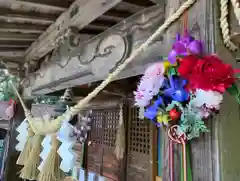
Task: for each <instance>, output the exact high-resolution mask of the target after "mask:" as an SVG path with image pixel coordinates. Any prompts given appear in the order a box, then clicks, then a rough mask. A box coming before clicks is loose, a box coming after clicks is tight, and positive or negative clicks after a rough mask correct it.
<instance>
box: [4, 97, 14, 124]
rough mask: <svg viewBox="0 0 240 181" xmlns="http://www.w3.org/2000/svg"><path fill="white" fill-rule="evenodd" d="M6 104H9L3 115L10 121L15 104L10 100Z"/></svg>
mask: <svg viewBox="0 0 240 181" xmlns="http://www.w3.org/2000/svg"><path fill="white" fill-rule="evenodd" d="M8 104H9V107H8V108H7V109H6V111H5V113H6V115H7V117H8V118H9V119H12V118H13V117H14V115H15V110H16V102H15V101H14V100H12V99H10V101H9V103H8Z"/></svg>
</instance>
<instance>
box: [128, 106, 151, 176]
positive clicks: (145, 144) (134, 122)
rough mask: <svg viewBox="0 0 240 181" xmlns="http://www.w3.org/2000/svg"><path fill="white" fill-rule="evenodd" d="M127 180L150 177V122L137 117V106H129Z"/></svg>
mask: <svg viewBox="0 0 240 181" xmlns="http://www.w3.org/2000/svg"><path fill="white" fill-rule="evenodd" d="M127 131H128V154H127V173H126V175H127V181H146V180H149V178H150V173H151V164H150V122H149V121H147V120H141V119H139V118H138V108H137V107H135V106H130V108H129V118H128V130H127Z"/></svg>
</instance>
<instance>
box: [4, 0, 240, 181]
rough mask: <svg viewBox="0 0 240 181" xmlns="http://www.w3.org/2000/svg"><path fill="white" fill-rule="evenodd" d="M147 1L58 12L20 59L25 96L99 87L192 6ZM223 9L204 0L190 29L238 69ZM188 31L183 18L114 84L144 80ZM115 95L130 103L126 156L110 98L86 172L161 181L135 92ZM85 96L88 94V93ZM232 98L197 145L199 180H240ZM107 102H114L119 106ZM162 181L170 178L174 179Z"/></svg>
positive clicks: (96, 111)
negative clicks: (120, 155)
mask: <svg viewBox="0 0 240 181" xmlns="http://www.w3.org/2000/svg"><path fill="white" fill-rule="evenodd" d="M141 2H142V3H140V1H134V0H124V1H121V0H110V1H109V0H99V1H96V0H89V1H86V0H83V1H81V0H76V1H74V2H73V3H72V5H71V6H67V9H66V8H65V9H64V10H63V9H60V10H57V9H55V11H54V12H55V13H57V12H56V11H61V12H62V11H64V13H62V14H61V15H59V16H58V18H57V20H56V19H55V20H56V21H54V22H53V23H52V24H51V25H50V27H48V28H47V29H44V30H46V31H44V32H43V33H42V34H41V35H40V37H38V39H37V40H36V41H34V42H33V43H32V44H31V46H29V47H28V48H27V49H26V50H25V51H24V52H23V53H22V54H21V58H23V59H24V60H25V62H24V64H25V65H24V66H22V67H18V73H19V70H20V72H25V75H23V77H24V79H23V81H22V86H23V95H24V97H25V98H26V99H27V98H32V96H35V95H39V94H50V93H51V94H55V93H56V91H59V90H63V89H65V88H67V87H78V88H79V87H80V86H82V87H84V86H87V87H90V86H91V85H92V86H93V87H94V86H95V85H99V81H101V80H104V79H105V78H106V77H107V75H108V73H109V72H110V73H111V72H113V71H114V70H115V69H116V66H117V65H119V64H121V63H122V62H124V61H125V60H126V58H127V57H129V56H130V55H131V54H132V53H133V52H134V50H136V49H137V48H138V47H139V46H140V45H141V44H142V43H143V42H144V41H146V40H147V39H148V37H149V36H150V35H151V34H152V33H154V31H155V30H156V29H157V28H158V27H159V26H160V25H161V24H162V23H163V22H164V20H165V19H166V18H167V17H169V16H170V15H171V14H173V12H175V10H176V9H178V8H179V6H180V4H181V3H182V2H185V1H184V0H166V1H165V2H162V1H159V0H152V1H148V0H144V1H141ZM16 3H18V1H17V2H16ZM0 4H1V3H0ZM28 5H29V6H30V4H28ZM43 9H44V8H42V9H41V11H43ZM127 9H128V10H127ZM219 9H220V2H217V1H214V0H198V1H197V2H196V3H195V4H194V6H193V7H191V8H190V9H189V10H188V12H187V14H188V26H189V27H188V28H189V31H190V33H191V34H192V35H193V36H195V37H196V38H198V39H201V40H202V41H203V43H204V44H205V47H206V51H208V52H211V53H217V54H219V55H220V56H221V57H222V58H223V59H224V60H226V61H227V63H230V64H232V65H233V67H234V68H237V67H239V65H238V63H237V61H236V60H237V57H238V56H239V55H238V53H236V52H235V53H230V51H229V50H228V49H227V48H226V47H225V46H224V43H223V41H222V34H221V30H220V27H219V26H220V25H219V19H220V12H219ZM95 11H96V12H95ZM93 12H95V13H93ZM57 14H59V13H57ZM230 14H231V13H230ZM230 16H231V21H230V24H231V25H230V27H231V33H232V34H234V36H231V38H232V39H233V40H234V41H236V43H239V42H238V38H239V36H238V33H237V32H238V31H239V26H237V25H236V19H234V17H233V16H232V14H231V15H230ZM113 21H114V22H113ZM68 22H69V23H68ZM106 22H107V23H106ZM110 22H113V23H110ZM105 23H106V24H105ZM182 29H183V28H182V23H181V19H180V20H179V21H177V22H176V23H174V24H173V25H172V26H171V27H170V28H169V29H168V30H167V31H166V32H165V33H164V34H162V35H161V36H159V37H158V38H157V39H156V40H155V41H154V42H153V43H152V44H151V45H150V46H149V47H148V48H147V49H146V50H145V51H143V52H141V53H140V55H139V56H137V57H136V58H135V60H134V61H133V62H132V63H130V64H129V65H128V66H127V68H126V69H124V71H123V72H121V73H120V74H119V75H118V76H117V77H116V78H115V80H120V79H121V80H122V79H128V80H129V79H131V78H130V77H134V76H137V75H140V74H142V73H143V71H144V70H145V68H146V67H147V66H148V64H149V63H153V62H155V61H156V60H158V59H159V56H161V57H164V56H166V55H167V53H168V52H169V50H170V48H171V45H172V42H173V41H174V38H175V35H176V33H177V32H180V33H181V31H182ZM238 45H239V44H238ZM135 81H136V80H135ZM90 84H91V85H90ZM124 86H125V87H124V88H129V87H132V83H131V82H130V81H129V82H128V84H124ZM108 88H109V87H108ZM116 89H117V90H116ZM111 90H114V91H115V92H114V93H115V94H118V96H117V97H118V98H119V97H121V99H123V97H124V98H125V99H126V100H125V101H126V103H125V107H124V121H125V124H126V125H127V126H126V137H127V139H126V143H127V149H126V156H125V158H124V159H123V160H122V161H121V162H118V161H117V160H116V159H115V158H114V157H113V152H114V143H115V140H116V130H117V120H118V109H119V107H118V104H119V102H118V101H116V99H114V100H110V99H108V100H105V102H101V104H97V106H96V105H95V106H92V107H91V106H90V107H89V108H90V109H92V110H93V125H92V131H91V133H90V137H89V139H90V141H91V144H90V145H89V146H88V152H87V162H86V163H87V169H89V170H92V171H94V172H97V173H98V174H100V175H103V176H105V177H107V178H109V179H110V180H112V181H135V180H136V181H137V180H138V181H145V180H151V181H154V180H155V176H156V169H155V166H154V165H155V164H156V159H155V158H156V150H155V148H154V144H156V140H155V137H156V130H155V127H153V126H152V125H151V124H150V123H149V122H147V121H145V120H139V119H138V118H137V117H138V115H137V114H138V110H137V108H136V107H134V106H133V104H132V102H131V99H132V95H130V96H129V90H128V91H126V90H124V89H120V88H118V87H115V88H114V84H113V85H112V87H111ZM106 91H108V89H106ZM88 92H90V90H88ZM103 92H104V91H103ZM119 95H120V96H119ZM122 95H124V96H122ZM79 96H86V92H85V94H82V95H79ZM233 99H234V98H231V97H229V96H227V95H226V97H225V102H224V104H223V106H222V109H221V111H220V115H219V116H218V117H217V118H215V120H214V121H213V120H212V121H209V122H208V127H209V128H210V129H211V131H210V133H207V134H204V135H203V136H202V137H201V138H199V139H196V140H194V141H192V142H191V151H192V152H191V154H192V167H193V180H194V181H202V180H204V181H227V180H231V181H238V180H239V175H240V166H239V160H238V159H239V152H240V144H239V143H238V140H237V138H238V137H239V130H238V129H239V127H240V122H239V118H240V116H239V106H238V105H237V103H236V102H235V101H234V100H233ZM108 101H112V104H110V103H109V102H108ZM32 111H33V114H34V115H36V116H39V114H45V112H47V113H53V106H47V107H46V106H42V105H33V108H32ZM83 111H84V110H83ZM166 149H167V147H166V146H165V147H163V150H164V151H165V150H166ZM76 150H77V151H79V150H80V148H79V145H76ZM79 155H81V154H79ZM175 155H176V158H177V159H178V160H179V159H180V158H179V154H178V153H177V152H176V153H175ZM234 158H235V159H234ZM167 165H168V164H167V161H166V163H165V160H163V172H165V173H168V168H167ZM177 166H178V165H176V167H177ZM166 175H167V174H166ZM177 176H178V174H177ZM177 176H176V177H177ZM163 180H164V181H168V180H169V178H163ZM11 181H12V180H11Z"/></svg>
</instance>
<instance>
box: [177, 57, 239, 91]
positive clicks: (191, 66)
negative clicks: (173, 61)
mask: <svg viewBox="0 0 240 181" xmlns="http://www.w3.org/2000/svg"><path fill="white" fill-rule="evenodd" d="M179 64H180V66H179V68H178V72H179V74H180V75H181V76H182V77H183V78H185V79H187V80H188V83H189V85H188V87H189V88H190V89H191V90H196V89H203V90H206V91H207V90H213V91H218V92H221V93H223V92H225V90H226V89H227V88H228V87H230V86H231V85H232V84H233V82H234V81H235V78H234V70H233V68H232V66H230V65H228V64H225V63H223V62H222V61H221V60H220V59H219V58H218V57H217V56H214V55H210V56H205V57H201V58H200V57H198V56H195V55H189V56H186V57H184V58H182V59H181V61H180V63H179Z"/></svg>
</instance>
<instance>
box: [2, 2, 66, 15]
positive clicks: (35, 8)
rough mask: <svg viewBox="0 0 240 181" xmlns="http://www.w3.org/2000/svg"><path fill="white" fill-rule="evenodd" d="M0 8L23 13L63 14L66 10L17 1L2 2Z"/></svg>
mask: <svg viewBox="0 0 240 181" xmlns="http://www.w3.org/2000/svg"><path fill="white" fill-rule="evenodd" d="M0 7H1V8H6V9H11V10H14V11H21V12H37V13H43V14H61V13H62V12H64V11H65V10H66V8H62V7H56V6H49V5H44V4H36V3H31V2H24V1H15V0H0Z"/></svg>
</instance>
